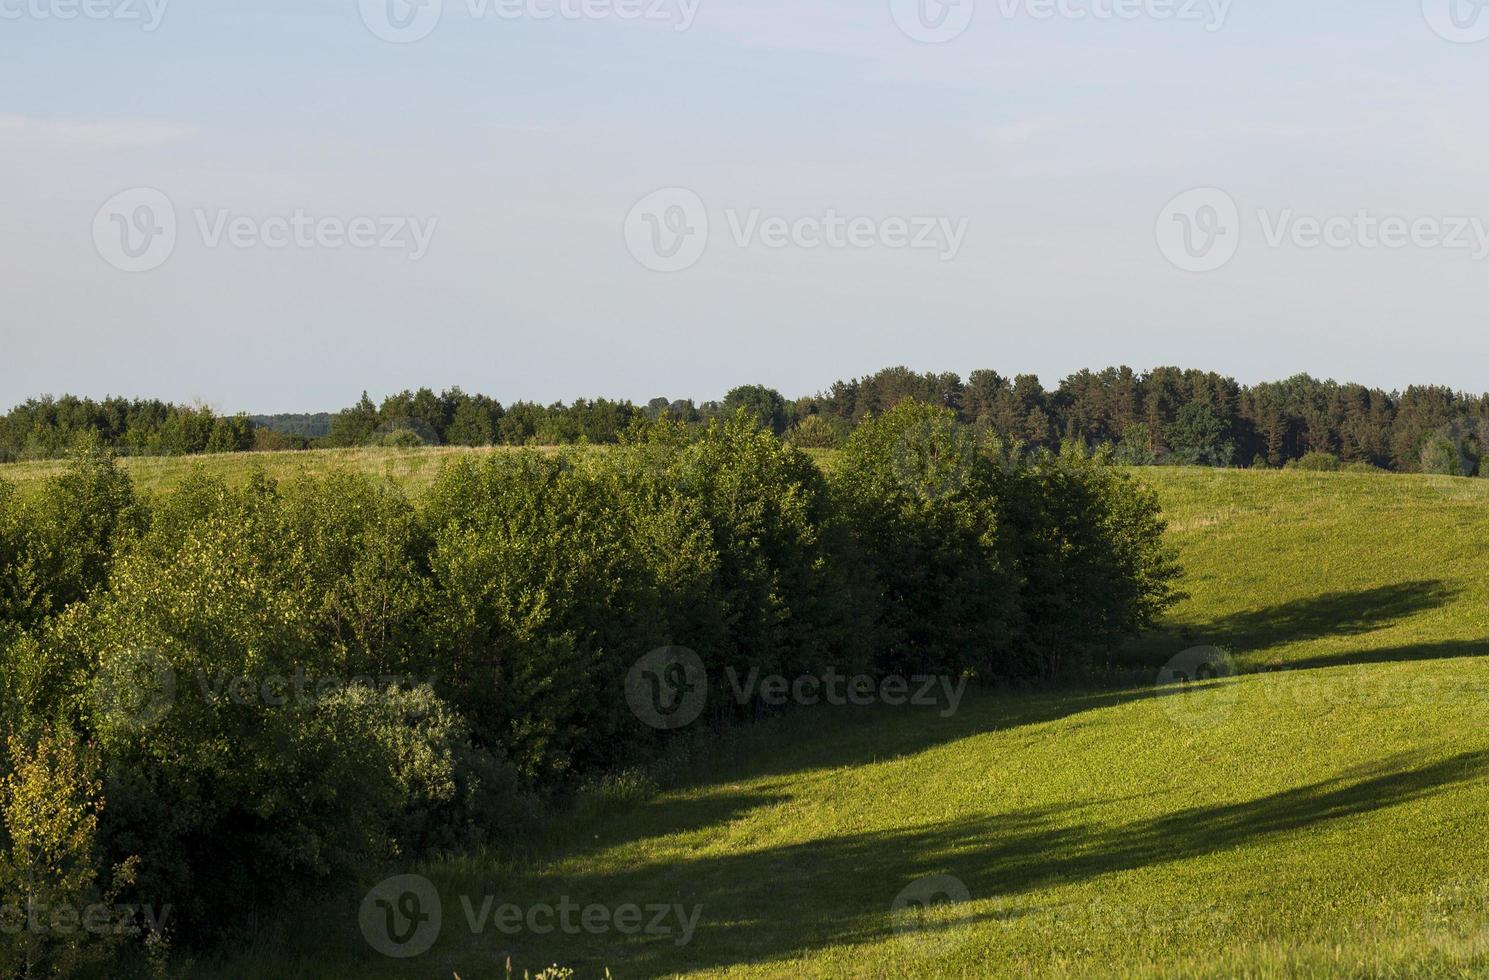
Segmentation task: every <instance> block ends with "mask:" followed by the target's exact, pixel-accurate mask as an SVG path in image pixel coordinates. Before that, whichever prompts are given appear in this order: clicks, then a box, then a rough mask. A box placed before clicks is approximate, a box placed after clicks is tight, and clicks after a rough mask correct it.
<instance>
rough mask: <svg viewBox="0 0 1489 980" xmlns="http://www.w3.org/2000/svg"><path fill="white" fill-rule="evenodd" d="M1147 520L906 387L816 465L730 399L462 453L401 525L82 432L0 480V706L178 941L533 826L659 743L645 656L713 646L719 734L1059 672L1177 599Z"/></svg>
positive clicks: (1134, 493) (706, 650)
mask: <svg viewBox="0 0 1489 980" xmlns="http://www.w3.org/2000/svg"><path fill="white" fill-rule="evenodd" d="M602 408H603V406H599V405H598V404H597V405H594V406H587V407H586V411H590V412H591V413H592V414H593V416H594V419H596V420H597V421H596V424H597V425H598V424H601V423H603V424H604V425H609V424H610V422H611V421H617V420H618V419H619V416H615V417H614V418H612V417H611V415H610V414H607V412H605V411H602V410H601V409H602ZM511 417H513V416H512V415H508V416H506V417H505V418H511ZM606 419H609V420H610V421H606ZM581 437H583V436H581ZM1162 532H1163V524H1162V521H1161V519H1160V516H1159V512H1158V505H1157V501H1156V498H1155V497H1154V496H1153V494H1152V493H1151V492H1149V491H1147V490H1146V489H1144V488H1143V487H1142V486H1141V485H1140V484H1137V483H1135V482H1134V481H1132V480H1131V479H1129V478H1128V477H1126V476H1124V475H1123V474H1121V473H1120V472H1118V471H1116V470H1114V469H1112V468H1111V467H1109V466H1107V465H1106V464H1105V462H1104V460H1098V459H1092V458H1089V457H1087V456H1086V455H1085V453H1084V451H1083V450H1081V449H1080V448H1079V447H1078V446H1072V447H1071V448H1070V449H1069V450H1068V451H1067V452H1066V453H1064V454H1062V455H1058V456H1057V455H1052V454H1049V453H1042V454H1039V455H1036V456H1034V457H1032V458H1025V457H1024V456H1023V454H1022V453H1021V452H1019V451H1015V450H1010V449H1007V448H1006V447H1003V446H1001V445H1000V444H999V443H997V442H996V441H995V440H994V439H992V438H991V437H990V436H988V435H986V434H985V433H982V434H980V433H979V432H978V431H975V430H973V429H970V428H968V427H967V426H964V425H962V424H961V423H959V422H958V421H957V420H956V417H955V416H954V415H953V413H952V412H951V411H950V410H949V409H946V408H943V407H939V406H931V405H924V404H919V403H916V402H914V401H903V402H901V403H900V404H898V405H897V406H896V407H895V408H894V409H892V410H891V411H889V412H887V413H885V414H884V415H881V416H870V417H868V418H867V419H866V420H865V421H864V422H863V423H862V424H861V425H860V426H859V427H858V429H857V430H856V431H855V432H854V433H853V435H852V437H851V438H850V439H849V440H848V442H847V444H846V447H845V448H844V449H843V451H842V454H841V459H840V460H839V462H838V465H837V466H836V467H835V469H834V472H833V474H832V475H831V476H830V477H827V476H824V475H823V473H822V472H821V471H820V470H819V469H818V467H817V466H815V465H814V464H813V462H812V461H811V460H810V459H809V458H808V457H807V456H806V455H805V454H804V453H803V452H802V451H801V450H800V449H798V448H796V447H795V446H793V445H789V444H786V443H783V442H782V441H781V440H779V439H778V438H776V436H775V435H774V434H773V432H772V431H771V430H770V429H769V428H767V427H765V426H764V425H762V423H761V422H760V421H759V420H758V419H757V418H756V417H754V416H753V415H752V414H751V412H750V410H749V407H748V406H741V410H740V411H738V412H736V413H735V414H734V415H733V416H731V417H728V418H724V419H715V420H714V421H712V422H711V423H710V424H709V425H708V426H707V427H706V428H702V429H699V428H697V427H686V426H683V425H681V424H679V423H675V422H671V421H669V420H666V419H661V420H658V421H655V422H650V423H647V424H644V425H643V424H639V423H635V422H633V423H632V425H631V428H630V429H629V430H628V431H627V432H626V433H625V434H624V436H623V441H622V444H621V445H620V446H618V447H617V448H615V449H613V450H610V451H607V452H604V453H600V452H586V451H571V452H567V453H563V454H558V455H546V454H543V453H539V452H536V451H520V452H513V453H502V454H495V455H490V456H486V457H483V458H479V459H477V458H466V459H461V460H458V461H456V462H455V463H453V464H452V465H449V466H447V467H446V468H445V469H444V470H443V471H442V473H441V474H440V476H439V477H438V479H437V480H436V481H435V483H434V484H433V486H432V487H431V488H430V489H429V491H428V492H427V494H426V496H425V497H424V499H423V500H422V501H421V507H420V508H417V509H416V508H415V507H414V506H413V505H412V504H411V503H410V502H409V501H408V500H407V499H406V498H405V497H404V496H403V495H402V494H401V493H399V492H398V491H397V490H395V489H394V488H393V487H392V486H390V485H389V484H387V483H385V482H381V481H377V480H374V479H371V478H368V477H365V476H359V475H353V474H348V473H333V474H331V475H328V476H325V477H321V478H314V479H302V480H299V481H296V482H293V483H290V484H287V485H284V486H280V485H278V484H276V483H275V482H273V481H271V480H268V479H267V478H265V477H264V476H263V474H262V473H261V472H259V473H254V474H252V475H251V476H250V477H249V479H248V480H247V481H246V483H245V484H244V485H242V486H230V485H228V484H226V483H224V482H222V481H221V480H217V479H213V478H209V477H207V476H205V475H203V474H201V473H197V474H196V475H194V476H192V477H190V478H189V479H188V480H186V481H185V482H184V483H183V484H182V485H181V486H179V487H178V488H177V489H176V490H174V491H172V492H170V493H168V494H164V495H162V496H161V497H159V498H156V499H152V500H151V501H150V502H149V504H148V506H146V505H144V504H141V502H140V501H138V500H137V499H136V498H135V495H134V492H133V488H132V486H131V484H130V482H129V479H128V477H127V475H126V474H124V473H123V472H122V471H120V470H119V469H117V468H116V466H115V463H114V460H113V459H112V458H111V457H109V455H108V454H107V453H106V452H104V451H102V450H101V449H99V448H98V447H97V446H96V445H94V446H91V447H90V446H85V447H83V448H82V450H81V451H80V452H79V454H78V457H77V459H76V461H75V462H74V463H73V464H72V466H71V467H70V468H69V469H68V471H67V472H66V473H65V474H64V475H63V476H61V477H59V478H58V479H57V480H56V481H54V482H53V483H52V484H51V485H49V486H48V487H47V488H46V492H45V493H44V494H43V496H42V498H40V499H39V500H38V501H37V502H36V503H35V504H27V505H21V504H19V503H18V502H17V500H16V497H15V494H14V493H13V492H12V491H10V490H9V489H8V488H6V487H5V486H4V485H3V484H0V696H3V698H4V701H3V704H0V720H3V722H4V723H5V725H6V726H7V727H8V729H9V730H11V731H14V732H16V733H17V735H18V736H19V737H21V738H23V739H25V740H27V741H26V743H25V744H26V745H27V746H33V745H41V744H51V743H45V741H44V740H45V739H47V738H49V737H50V736H48V734H47V733H48V732H51V731H60V732H71V731H76V732H78V733H79V735H78V738H77V740H76V745H74V744H73V743H72V742H68V743H66V744H67V745H69V746H73V747H72V748H59V749H58V750H57V751H58V752H64V753H65V752H68V751H72V752H75V755H76V761H77V764H76V765H74V764H73V763H72V762H66V761H65V759H63V756H62V755H52V756H48V758H49V759H53V760H54V761H56V764H55V765H53V764H52V763H51V762H49V763H48V766H49V767H50V770H49V771H52V770H54V771H56V772H57V773H59V775H58V779H59V780H61V782H62V783H65V784H67V785H68V786H73V787H75V788H77V787H81V788H79V789H77V792H76V793H73V790H71V789H69V790H67V791H66V792H63V791H61V790H59V793H60V794H61V798H66V799H74V800H82V801H84V803H83V804H79V805H84V804H86V806H85V808H86V807H87V806H93V809H92V810H91V811H89V812H91V813H93V814H94V816H95V817H96V839H97V843H98V847H97V848H96V850H97V852H98V854H97V858H96V860H95V861H94V863H93V865H92V866H93V867H96V868H98V869H104V868H110V867H119V868H127V869H129V870H130V872H131V877H132V879H133V883H132V884H130V883H129V882H126V881H124V880H123V879H121V881H120V884H121V886H124V885H127V886H128V888H129V890H130V893H131V894H132V895H133V896H134V897H136V898H138V899H141V900H144V901H149V902H152V903H153V904H156V905H157V906H158V905H163V904H165V903H170V904H171V905H172V906H173V907H174V908H175V909H176V918H177V920H178V921H179V922H180V923H181V927H182V929H183V931H184V936H185V938H187V940H188V942H190V941H192V940H195V939H198V938H200V937H202V936H205V935H208V934H209V932H210V933H211V934H219V933H221V932H223V931H225V930H230V929H232V928H234V927H235V926H238V925H241V924H244V923H249V922H252V921H253V918H254V916H256V915H257V914H259V913H260V912H263V911H267V910H270V909H277V908H282V907H284V906H285V905H286V904H287V903H289V902H293V901H295V900H296V899H298V898H301V897H307V896H313V895H315V894H317V893H319V892H322V891H323V890H324V889H326V888H327V887H328V886H330V885H332V884H333V883H335V882H337V881H341V880H346V879H349V878H350V877H352V876H353V875H355V874H356V873H358V872H359V871H360V870H362V869H365V868H366V867H367V866H368V865H369V864H374V863H376V862H378V861H380V860H384V859H387V858H391V857H394V856H400V857H407V856H417V855H422V854H427V853H432V852H436V851H447V850H456V851H458V850H465V849H471V848H477V847H480V846H482V845H483V844H486V843H488V842H491V841H493V840H501V841H503V842H507V843H510V842H512V841H515V840H521V839H522V838H523V836H524V835H525V834H526V833H527V832H528V830H529V829H530V828H532V827H533V826H534V825H535V824H536V822H537V820H538V818H539V817H540V815H541V810H542V807H543V805H544V804H545V803H546V802H547V798H549V797H552V796H554V795H557V794H560V793H565V792H567V791H569V790H571V789H573V788H574V787H576V786H577V785H580V784H581V783H583V782H584V781H586V780H592V779H594V778H596V777H599V776H602V775H603V774H604V773H606V772H613V771H616V770H617V769H620V768H622V767H624V766H626V765H628V764H632V763H634V762H635V761H637V759H638V758H640V757H644V756H645V755H647V754H648V753H653V752H656V751H659V750H661V749H663V748H665V747H667V746H664V745H663V744H662V743H664V742H668V741H669V740H670V739H672V738H673V737H674V736H673V735H671V734H670V733H663V732H659V731H656V730H653V729H651V728H648V727H646V726H645V725H644V724H642V723H641V722H640V721H639V720H638V719H637V718H636V717H635V715H634V714H633V713H632V712H631V710H630V707H629V704H628V702H627V700H626V680H627V675H628V673H629V671H630V669H631V667H632V666H633V665H634V664H635V663H636V662H637V661H638V659H640V658H641V657H643V656H644V655H646V654H647V653H649V652H651V651H654V650H657V649H659V648H662V647H670V646H675V645H680V646H686V647H689V648H691V649H693V650H694V651H696V652H697V653H698V654H699V656H700V657H701V659H702V660H703V661H704V665H705V668H706V670H707V672H708V679H709V682H710V683H711V684H712V685H713V686H714V694H715V696H713V697H711V698H710V699H709V700H708V705H709V709H708V710H709V714H708V715H706V716H705V718H706V719H707V720H709V721H711V722H712V723H713V724H714V725H715V726H718V727H722V726H725V725H728V724H730V723H731V722H733V721H734V720H735V719H737V718H741V717H751V716H759V715H761V714H763V713H764V712H765V711H766V710H768V709H767V707H766V706H765V705H764V704H762V703H760V702H758V701H755V702H750V703H740V702H739V701H738V700H737V699H736V698H735V696H734V692H733V683H732V682H731V678H730V677H729V673H730V672H734V674H735V679H737V678H740V677H743V676H747V675H748V674H749V673H750V672H752V671H754V672H756V673H757V674H782V675H785V676H787V677H797V676H803V675H807V674H817V675H820V674H821V673H822V672H824V671H826V670H828V669H829V668H831V669H833V670H836V671H837V672H838V673H840V674H856V673H876V674H878V675H880V676H884V675H889V674H899V675H911V674H943V675H950V676H975V677H978V678H980V679H983V680H985V681H989V682H995V681H1002V680H1022V679H1027V678H1034V677H1053V676H1055V675H1057V674H1058V673H1060V672H1062V671H1064V670H1066V669H1068V667H1069V665H1070V663H1071V662H1072V661H1073V660H1076V659H1085V658H1094V657H1097V656H1099V655H1100V653H1101V652H1102V651H1104V650H1109V649H1110V648H1111V647H1112V646H1114V645H1115V644H1117V643H1119V642H1121V641H1122V640H1123V639H1124V638H1126V637H1128V636H1130V635H1132V634H1133V633H1135V632H1136V631H1138V630H1141V629H1143V628H1145V627H1146V626H1148V625H1149V624H1151V623H1152V621H1153V619H1154V618H1155V617H1156V616H1157V615H1159V613H1161V612H1162V610H1163V609H1165V608H1166V607H1167V606H1168V605H1169V604H1170V603H1172V602H1173V601H1174V599H1175V593H1174V592H1173V590H1172V587H1171V582H1172V579H1173V577H1174V575H1175V574H1176V572H1177V569H1176V567H1175V565H1174V562H1173V558H1172V555H1171V554H1170V553H1169V552H1167V551H1166V550H1165V549H1164V547H1163V545H1162ZM326 680H328V681H332V682H334V683H331V684H329V685H325V684H322V683H320V682H321V681H326ZM354 681H355V683H353V682H354ZM85 743H86V744H89V745H91V746H92V747H93V748H90V749H89V750H87V753H83V750H82V749H81V748H78V746H81V745H83V744H85ZM13 751H16V752H22V750H19V749H17V750H13ZM26 751H29V749H27V750H26ZM48 751H51V750H50V749H49V750H48ZM94 751H96V758H97V767H96V770H95V769H92V768H88V767H89V766H92V765H93V763H92V762H88V763H87V764H86V765H85V764H84V762H83V761H81V760H83V756H84V755H85V754H86V755H87V757H88V759H92V758H93V755H92V753H93V752H94ZM22 755H24V753H23V752H22ZM21 757H22V756H17V758H21ZM58 760H60V761H58ZM10 765H11V768H12V769H15V770H17V771H19V767H21V766H22V765H23V763H21V762H12V763H11V764H10ZM28 771H30V770H28ZM69 774H70V775H69ZM95 784H101V786H102V794H101V796H100V794H98V793H97V792H96V790H95V789H94V788H93V787H94V785H95ZM70 793H71V794H72V795H71V796H69V795H68V794H70ZM103 798H106V799H107V801H108V806H107V807H106V808H102V809H100V808H99V807H97V806H94V803H95V802H99V803H100V806H101V802H100V801H101V799H103ZM90 819H91V818H90ZM90 826H91V825H90ZM100 876H102V872H101V870H100ZM68 880H69V881H74V882H83V879H82V878H75V879H73V878H69V879H68ZM91 881H92V879H89V882H91ZM69 887H71V886H69ZM79 887H81V885H79ZM88 887H93V885H92V884H91V883H90V884H89V885H88ZM209 925H210V927H211V928H210V930H209V929H208V928H207V927H208V926H209Z"/></svg>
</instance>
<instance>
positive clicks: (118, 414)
mask: <svg viewBox="0 0 1489 980" xmlns="http://www.w3.org/2000/svg"><path fill="white" fill-rule="evenodd" d="M257 433H258V430H257V429H256V428H255V426H254V425H253V423H252V422H251V421H249V419H248V417H247V416H244V415H238V416H233V417H223V416H219V415H216V414H215V413H213V412H212V410H211V409H208V408H202V407H197V406H185V405H172V404H169V403H167V402H162V401H155V400H138V399H133V400H132V399H127V398H105V399H104V400H103V401H93V400H92V399H91V398H77V397H74V396H72V395H64V396H63V397H61V398H52V397H45V398H33V399H30V400H28V401H26V402H25V403H23V404H21V405H17V406H16V407H15V408H13V409H11V410H10V411H9V412H8V413H6V414H5V415H3V416H0V462H12V461H14V460H18V459H55V458H59V457H62V456H65V455H67V453H68V452H69V451H71V449H72V447H73V446H74V445H75V444H76V443H77V440H78V437H79V436H80V435H92V436H95V437H97V439H98V440H99V441H100V442H102V443H103V444H104V445H106V446H108V447H110V448H111V449H113V450H114V451H115V452H118V453H123V454H127V455H131V456H186V455H193V454H196V453H233V452H245V451H247V450H250V449H254V448H264V446H262V445H261V444H260V441H259V437H258V435H257ZM268 435H269V438H268V439H267V440H265V442H267V443H275V444H276V445H273V446H272V448H291V447H290V446H288V445H283V446H281V445H278V443H281V440H279V439H277V438H276V437H274V436H273V434H272V433H269V434H268Z"/></svg>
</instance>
